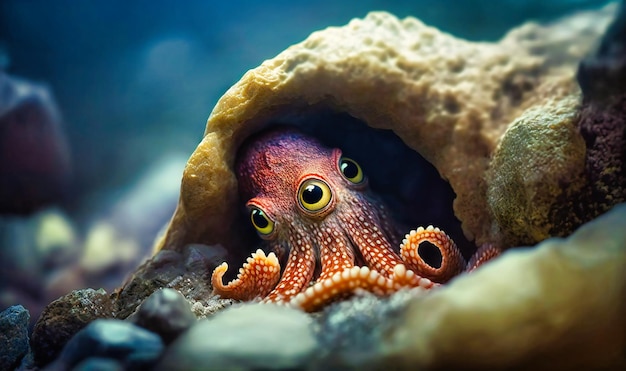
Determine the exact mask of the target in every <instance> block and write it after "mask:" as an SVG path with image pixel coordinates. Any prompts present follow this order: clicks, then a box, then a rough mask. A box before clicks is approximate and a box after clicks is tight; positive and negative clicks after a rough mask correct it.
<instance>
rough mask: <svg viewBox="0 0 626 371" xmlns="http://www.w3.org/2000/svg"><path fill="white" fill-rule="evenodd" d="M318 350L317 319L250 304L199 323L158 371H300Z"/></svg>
mask: <svg viewBox="0 0 626 371" xmlns="http://www.w3.org/2000/svg"><path fill="white" fill-rule="evenodd" d="M317 350H318V344H317V342H316V340H315V338H314V336H313V329H312V319H311V317H310V316H309V315H307V314H306V313H303V312H301V311H299V310H296V309H291V308H286V307H281V306H277V305H272V304H245V305H241V306H236V307H232V308H228V309H225V310H224V311H222V312H220V313H218V314H216V315H215V316H214V317H212V318H210V319H207V320H201V321H198V323H197V324H196V325H195V326H194V327H192V328H191V329H190V330H189V331H187V332H186V333H184V334H183V335H182V336H181V337H179V338H178V339H177V340H176V341H175V342H174V343H172V345H171V346H170V347H169V348H168V349H167V351H166V352H165V354H164V356H163V358H162V360H161V362H159V364H158V365H157V370H200V369H207V368H211V369H218V370H221V369H234V370H237V369H265V370H277V369H281V370H282V369H298V368H303V367H305V366H306V365H307V364H308V363H309V362H310V361H311V360H312V358H313V356H314V354H315V353H317Z"/></svg>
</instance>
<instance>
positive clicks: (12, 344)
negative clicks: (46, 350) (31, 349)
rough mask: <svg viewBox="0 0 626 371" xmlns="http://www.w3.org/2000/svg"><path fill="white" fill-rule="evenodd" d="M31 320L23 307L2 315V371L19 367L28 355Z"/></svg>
mask: <svg viewBox="0 0 626 371" xmlns="http://www.w3.org/2000/svg"><path fill="white" fill-rule="evenodd" d="M29 320H30V315H29V314H28V311H27V310H26V309H25V308H24V307H23V306H21V305H14V306H12V307H10V308H8V309H6V310H5V311H3V312H2V313H0V370H10V369H13V368H15V367H17V366H18V365H19V364H20V361H21V360H22V358H23V357H24V356H25V355H26V353H28V321H29Z"/></svg>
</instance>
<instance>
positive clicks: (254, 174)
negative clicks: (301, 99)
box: [211, 127, 497, 311]
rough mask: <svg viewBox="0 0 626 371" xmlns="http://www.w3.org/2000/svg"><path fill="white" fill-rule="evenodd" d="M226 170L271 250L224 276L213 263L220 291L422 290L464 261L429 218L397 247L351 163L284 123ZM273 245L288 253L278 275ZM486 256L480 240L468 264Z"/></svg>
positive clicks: (284, 294) (250, 295)
mask: <svg viewBox="0 0 626 371" xmlns="http://www.w3.org/2000/svg"><path fill="white" fill-rule="evenodd" d="M236 171H237V179H238V181H239V189H240V193H241V196H242V197H243V199H245V200H248V201H247V204H246V206H247V208H248V210H249V215H250V221H251V222H252V225H253V226H254V228H255V229H256V231H257V233H258V235H259V236H260V237H261V238H262V239H263V240H265V241H266V242H267V244H268V247H269V248H270V249H271V250H273V252H270V253H269V254H268V255H266V254H265V252H264V251H263V250H261V249H258V250H257V251H256V252H255V253H253V254H252V256H251V257H249V258H248V261H247V262H246V263H245V264H244V265H243V267H242V268H241V269H240V270H239V275H238V276H237V278H236V279H235V280H233V281H232V282H230V283H228V284H227V285H224V283H223V280H222V279H223V276H224V274H225V272H226V271H227V269H228V264H227V263H222V264H221V265H220V266H218V267H217V268H216V269H215V270H214V271H213V275H212V278H211V281H212V284H213V289H214V292H215V293H216V294H219V295H220V296H222V297H225V298H233V299H238V300H253V299H256V298H260V299H262V300H263V301H265V302H276V303H289V304H291V305H294V306H296V307H300V308H302V309H303V310H306V311H314V310H316V309H319V308H320V307H322V306H323V305H325V304H327V303H329V302H331V301H333V300H336V299H337V298H339V297H344V296H346V295H349V294H352V293H354V292H355V291H357V290H359V289H362V290H367V291H370V292H373V293H375V294H377V295H389V294H391V293H393V292H396V291H398V290H400V289H403V288H414V287H419V288H422V289H430V288H433V287H436V286H437V285H438V284H439V283H445V282H446V281H448V280H449V279H450V278H452V277H454V276H455V275H457V274H459V273H461V272H462V271H464V270H466V263H465V260H464V259H463V256H462V255H461V252H460V251H459V249H458V248H457V247H456V245H455V243H454V242H453V241H452V240H451V239H450V238H449V237H448V236H447V235H446V233H445V232H443V231H441V230H440V229H439V228H434V227H432V226H428V227H427V228H421V227H420V228H418V229H416V230H413V231H411V232H410V233H409V234H407V235H406V236H405V238H404V240H403V241H402V244H401V245H400V249H399V252H398V251H397V250H396V249H395V248H394V246H398V242H399V241H398V240H397V237H398V236H397V233H396V232H395V229H394V224H393V221H392V219H391V217H390V215H389V213H388V211H387V209H386V207H385V206H384V205H383V204H382V203H381V202H380V201H379V200H378V199H377V198H376V197H375V196H374V195H373V194H372V193H371V191H370V190H369V187H368V181H367V178H366V177H365V175H364V174H363V171H362V169H361V167H360V166H359V165H358V164H357V163H356V162H355V161H354V160H352V159H350V158H347V157H343V156H342V153H341V150H339V149H329V148H326V147H324V146H323V145H322V144H321V143H319V142H318V141H317V140H315V139H314V138H311V137H309V136H307V135H305V134H303V133H301V132H299V131H297V130H295V129H293V128H285V127H281V128H274V129H272V130H269V131H267V132H265V133H262V134H260V135H258V136H257V137H256V138H254V140H252V141H249V142H248V143H246V144H245V145H244V147H243V148H242V150H241V151H240V154H239V157H238V162H237V165H236ZM425 242H428V243H425ZM433 246H434V247H436V250H434V251H435V253H434V254H433V249H432V247H433ZM276 254H278V256H283V255H284V254H288V258H287V262H286V266H285V267H284V269H283V273H282V275H281V268H280V263H279V258H278V257H277V255H276ZM425 254H429V257H428V258H426V257H425ZM432 255H434V259H433V258H432ZM495 255H497V250H496V249H494V248H492V247H487V248H483V249H480V250H479V252H478V253H477V255H475V256H474V257H473V258H472V261H471V262H470V264H469V265H468V266H471V267H474V266H476V265H477V264H482V263H483V262H484V261H486V260H488V259H490V258H492V257H493V256H495ZM427 261H428V262H427Z"/></svg>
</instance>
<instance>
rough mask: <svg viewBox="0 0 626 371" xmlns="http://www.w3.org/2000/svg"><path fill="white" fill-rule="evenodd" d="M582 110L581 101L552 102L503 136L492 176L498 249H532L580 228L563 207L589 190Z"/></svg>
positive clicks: (491, 200) (490, 185) (528, 114)
mask: <svg viewBox="0 0 626 371" xmlns="http://www.w3.org/2000/svg"><path fill="white" fill-rule="evenodd" d="M579 107H580V100H579V97H577V96H570V97H566V98H563V99H559V100H550V101H548V102H546V103H545V105H542V106H539V107H533V108H530V109H529V110H528V111H526V112H524V113H523V114H522V116H521V117H520V118H519V119H517V120H516V121H515V122H513V123H512V124H511V125H510V126H509V128H508V129H507V131H506V132H505V133H504V136H503V137H502V140H501V142H500V145H499V146H498V148H497V149H496V150H495V151H494V154H493V159H492V161H491V167H490V169H489V171H488V172H487V183H488V188H487V202H488V205H489V208H490V210H491V212H492V213H493V215H494V218H495V222H494V229H496V228H497V229H499V231H500V232H499V233H500V235H501V237H500V238H498V239H495V240H494V242H495V243H496V244H497V245H498V246H521V245H533V244H535V243H537V242H540V241H543V240H545V239H546V238H548V237H550V236H567V235H569V234H570V233H571V232H573V230H574V229H575V228H576V227H578V226H579V225H580V223H581V221H580V220H579V221H578V223H572V222H571V219H572V218H568V216H567V215H568V214H567V212H566V211H565V210H563V206H569V205H568V204H567V203H564V202H562V200H564V199H567V198H568V197H571V195H572V194H574V193H575V192H577V191H579V190H580V189H581V188H582V187H583V186H585V185H586V180H585V178H584V174H583V171H584V163H585V141H584V140H583V138H582V136H581V135H580V133H579V132H578V127H577V120H578V109H579ZM564 184H567V187H564V186H563V185H564ZM557 214H558V217H557Z"/></svg>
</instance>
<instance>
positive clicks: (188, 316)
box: [129, 288, 196, 344]
mask: <svg viewBox="0 0 626 371" xmlns="http://www.w3.org/2000/svg"><path fill="white" fill-rule="evenodd" d="M129 320H131V321H132V322H133V323H135V324H136V325H138V326H141V327H143V328H145V329H147V330H150V331H152V332H154V333H156V334H158V335H159V336H161V339H163V342H165V343H166V344H169V343H171V342H172V341H173V340H174V339H176V337H177V336H178V335H180V334H181V333H183V332H184V331H185V330H187V329H188V328H189V327H191V325H193V324H194V323H195V322H196V316H194V314H193V313H192V312H191V305H190V304H189V302H188V301H187V300H185V298H184V297H183V296H182V295H181V294H180V293H179V292H178V291H176V290H173V289H168V288H166V289H161V290H157V291H156V292H155V293H154V294H152V295H150V296H149V297H148V299H146V300H145V301H144V302H143V303H141V305H140V306H139V308H138V309H137V311H136V312H135V313H133V315H132V316H131V317H129Z"/></svg>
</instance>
